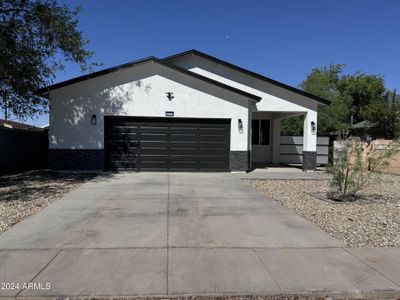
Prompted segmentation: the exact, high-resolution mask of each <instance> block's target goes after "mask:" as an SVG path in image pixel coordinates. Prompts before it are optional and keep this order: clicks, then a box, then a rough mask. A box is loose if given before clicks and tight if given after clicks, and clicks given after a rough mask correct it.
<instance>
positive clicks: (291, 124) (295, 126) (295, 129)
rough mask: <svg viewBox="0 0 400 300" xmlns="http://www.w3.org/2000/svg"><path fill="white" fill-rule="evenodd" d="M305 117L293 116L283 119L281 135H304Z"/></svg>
mask: <svg viewBox="0 0 400 300" xmlns="http://www.w3.org/2000/svg"><path fill="white" fill-rule="evenodd" d="M303 124H304V117H292V118H287V119H284V120H282V124H281V135H303Z"/></svg>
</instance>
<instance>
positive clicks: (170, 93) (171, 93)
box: [165, 92, 175, 101]
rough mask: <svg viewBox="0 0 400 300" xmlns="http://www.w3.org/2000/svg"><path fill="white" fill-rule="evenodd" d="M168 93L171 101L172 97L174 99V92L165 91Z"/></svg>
mask: <svg viewBox="0 0 400 300" xmlns="http://www.w3.org/2000/svg"><path fill="white" fill-rule="evenodd" d="M165 94H166V95H167V98H168V100H169V101H171V100H172V99H174V98H175V97H174V93H173V92H166V93H165Z"/></svg>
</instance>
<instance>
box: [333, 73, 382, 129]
mask: <svg viewBox="0 0 400 300" xmlns="http://www.w3.org/2000/svg"><path fill="white" fill-rule="evenodd" d="M338 90H339V92H340V94H341V95H342V96H343V97H349V98H350V99H351V102H352V103H351V104H352V113H353V116H354V120H355V122H359V121H362V120H363V117H362V110H363V108H364V107H366V106H367V105H369V104H371V103H374V102H379V101H380V100H381V99H382V96H383V94H384V92H385V85H384V81H383V78H382V77H381V76H377V75H366V74H364V73H360V72H357V73H355V74H353V75H344V76H343V77H342V78H341V79H340V80H339V82H338Z"/></svg>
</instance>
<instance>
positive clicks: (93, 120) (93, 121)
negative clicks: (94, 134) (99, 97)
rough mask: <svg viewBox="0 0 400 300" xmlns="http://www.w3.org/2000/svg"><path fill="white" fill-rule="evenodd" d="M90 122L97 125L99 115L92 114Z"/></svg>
mask: <svg viewBox="0 0 400 300" xmlns="http://www.w3.org/2000/svg"><path fill="white" fill-rule="evenodd" d="M90 123H91V124H92V125H96V123H97V117H96V115H92V118H91V119H90Z"/></svg>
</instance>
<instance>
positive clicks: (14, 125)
mask: <svg viewBox="0 0 400 300" xmlns="http://www.w3.org/2000/svg"><path fill="white" fill-rule="evenodd" d="M0 127H4V128H10V129H31V130H40V128H38V127H35V126H32V125H28V124H24V123H18V122H14V121H9V120H4V119H0Z"/></svg>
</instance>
